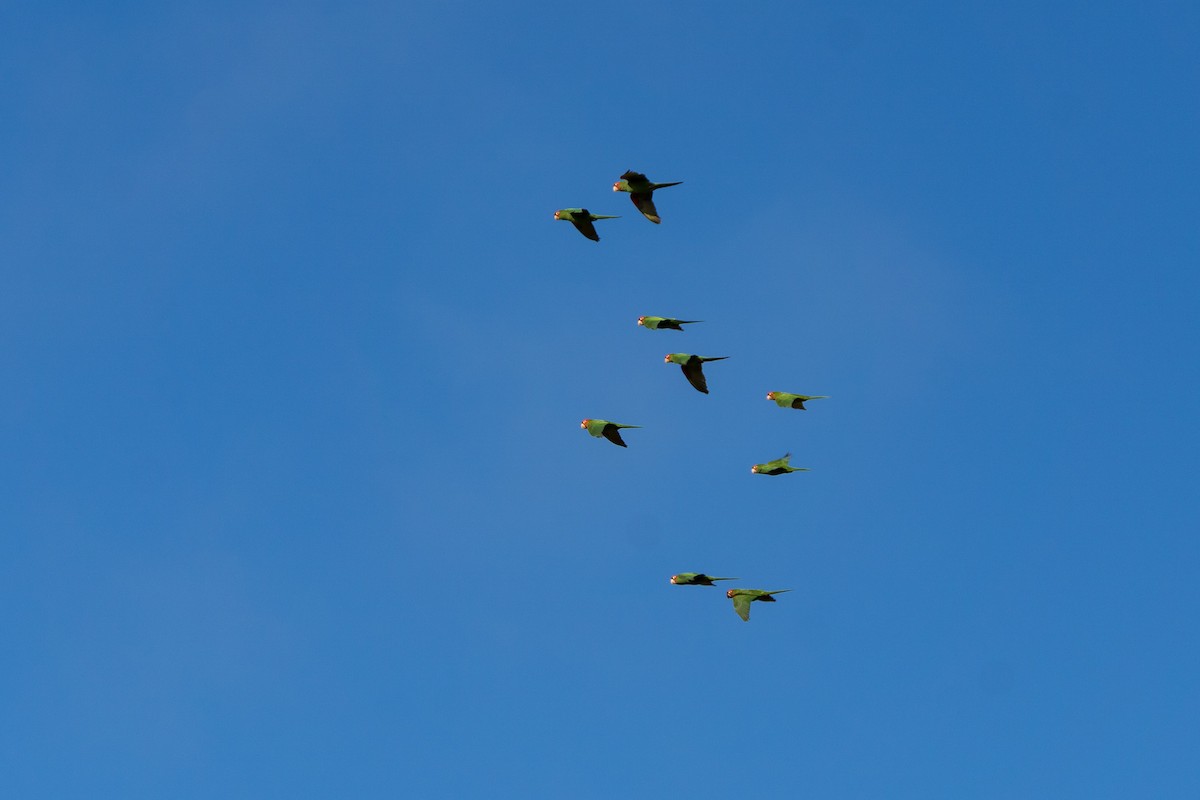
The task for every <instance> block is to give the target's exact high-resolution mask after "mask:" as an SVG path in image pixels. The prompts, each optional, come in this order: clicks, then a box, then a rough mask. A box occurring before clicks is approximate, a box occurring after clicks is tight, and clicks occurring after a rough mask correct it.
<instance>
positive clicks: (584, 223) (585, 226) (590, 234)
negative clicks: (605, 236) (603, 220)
mask: <svg viewBox="0 0 1200 800" xmlns="http://www.w3.org/2000/svg"><path fill="white" fill-rule="evenodd" d="M571 224H572V225H574V226H575V230H577V231H579V232H580V233H582V234H583V235H584V236H586V237H587V238H589V239H591V240H592V241H593V242H598V241H600V234H598V233H596V226H595V225H593V224H592V221H591V220H590V219H588V218H587V217H581V216H580V215H578V214H576V215H575V216H573V217H572V218H571Z"/></svg>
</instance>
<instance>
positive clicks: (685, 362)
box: [663, 353, 729, 394]
mask: <svg viewBox="0 0 1200 800" xmlns="http://www.w3.org/2000/svg"><path fill="white" fill-rule="evenodd" d="M727 358H729V356H696V355H692V354H691V353H667V355H666V358H664V359H663V361H664V362H666V363H668V364H678V365H679V367H680V369H682V370H683V376H684V377H685V378H687V379H688V383H690V384H691V385H692V386H694V387H695V389H696V391H698V392H703V393H704V394H708V381H707V380H705V378H704V372H703V370H702V369H701V365H703V364H704V363H705V362H708V361H724V360H725V359H727Z"/></svg>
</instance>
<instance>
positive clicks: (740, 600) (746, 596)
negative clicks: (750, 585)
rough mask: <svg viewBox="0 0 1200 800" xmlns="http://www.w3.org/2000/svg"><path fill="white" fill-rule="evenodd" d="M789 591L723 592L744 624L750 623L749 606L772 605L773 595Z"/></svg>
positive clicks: (739, 590)
mask: <svg viewBox="0 0 1200 800" xmlns="http://www.w3.org/2000/svg"><path fill="white" fill-rule="evenodd" d="M790 591H791V589H778V590H776V591H774V592H764V591H763V590H762V589H730V590H729V591H727V592H725V596H726V597H728V598H729V599H731V600H733V610H734V611H736V612H737V615H738V616H739V617H741V618H742V619H743V620H745V621H746V622H749V621H750V604H751V603H753V602H755V601H758V602H763V603H774V602H775V598H774V597H772V596H771V595H773V594H783V593H784V592H790Z"/></svg>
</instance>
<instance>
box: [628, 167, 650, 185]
mask: <svg viewBox="0 0 1200 800" xmlns="http://www.w3.org/2000/svg"><path fill="white" fill-rule="evenodd" d="M621 180H623V181H635V182H636V181H641V182H643V183H649V181H647V180H646V176H645V175H643V174H642V173H640V172H634V171H633V170H631V169H627V170H625V172H623V173H622V174H621Z"/></svg>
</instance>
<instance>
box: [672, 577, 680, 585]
mask: <svg viewBox="0 0 1200 800" xmlns="http://www.w3.org/2000/svg"><path fill="white" fill-rule="evenodd" d="M678 577H679V576H678V575H672V576H671V583H674V584H678V583H679V581H677V580H676V578H678Z"/></svg>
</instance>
